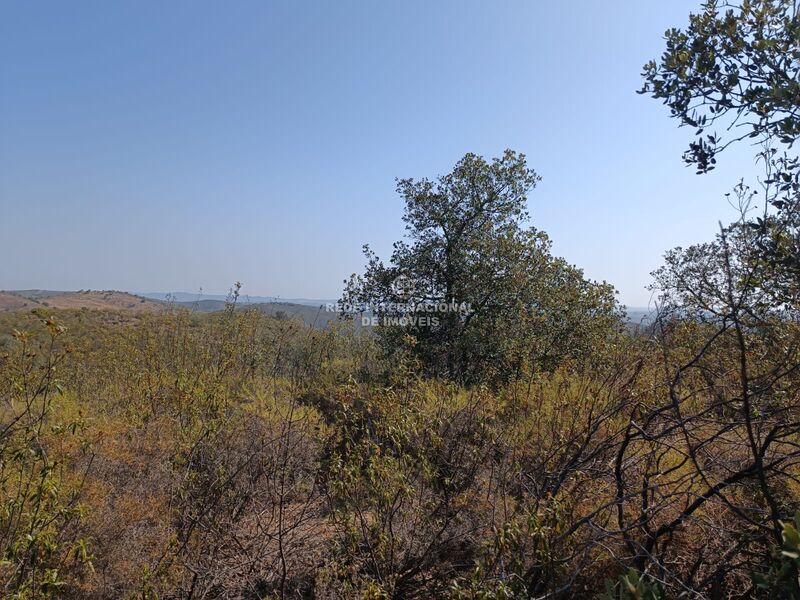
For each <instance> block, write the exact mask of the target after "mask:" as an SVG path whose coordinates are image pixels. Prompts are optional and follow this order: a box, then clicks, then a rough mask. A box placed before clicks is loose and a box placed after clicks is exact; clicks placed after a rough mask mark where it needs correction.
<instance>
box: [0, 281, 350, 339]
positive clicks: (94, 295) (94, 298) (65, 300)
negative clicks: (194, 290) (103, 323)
mask: <svg viewBox="0 0 800 600" xmlns="http://www.w3.org/2000/svg"><path fill="white" fill-rule="evenodd" d="M153 295H155V294H153ZM165 296H166V294H165ZM187 296H190V294H180V295H174V296H173V297H172V298H171V299H170V300H169V301H167V300H165V299H161V300H156V299H153V298H146V297H144V296H141V295H137V294H131V293H128V292H119V291H114V290H105V291H97V290H81V291H78V292H64V291H57V290H12V291H0V312H11V311H19V310H30V309H33V308H37V307H42V308H56V309H70V308H72V309H74V308H87V309H93V310H115V311H120V310H121V311H126V312H127V311H130V312H156V311H162V310H166V309H168V308H169V307H170V306H175V307H181V308H186V309H188V310H190V311H194V312H199V313H212V312H218V311H221V310H223V309H224V308H225V297H224V296H216V297H213V298H209V297H203V298H202V299H199V300H198V299H192V300H190V301H179V300H178V298H180V297H187ZM195 298H196V295H195ZM305 302H308V303H307V304H304V303H294V302H283V301H272V302H252V301H248V299H244V298H240V299H239V301H238V302H237V306H238V308H239V309H244V308H254V309H257V310H260V311H261V312H263V313H264V314H266V315H270V316H272V317H276V318H287V319H292V318H296V319H301V320H302V321H303V322H304V323H306V324H307V325H309V326H311V327H315V328H317V329H325V328H326V327H327V326H328V324H329V323H331V322H332V321H336V319H337V314H336V313H332V312H327V311H326V310H325V308H324V302H323V301H319V300H314V301H312V300H306V301H305ZM312 302H313V304H312Z"/></svg>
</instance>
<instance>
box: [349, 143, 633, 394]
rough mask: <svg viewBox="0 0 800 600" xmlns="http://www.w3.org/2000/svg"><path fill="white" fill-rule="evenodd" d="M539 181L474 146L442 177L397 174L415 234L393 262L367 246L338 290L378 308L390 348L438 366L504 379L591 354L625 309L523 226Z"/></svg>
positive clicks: (509, 155) (521, 164) (448, 373)
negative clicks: (359, 266)
mask: <svg viewBox="0 0 800 600" xmlns="http://www.w3.org/2000/svg"><path fill="white" fill-rule="evenodd" d="M538 181H539V176H538V175H537V174H536V172H535V171H533V170H532V169H530V168H528V166H527V163H526V160H525V156H524V155H523V154H518V153H516V152H513V151H511V150H507V151H506V152H505V153H504V154H503V156H502V157H501V158H496V159H494V160H492V161H491V162H489V161H486V160H485V159H483V158H482V157H480V156H476V155H475V154H467V155H465V156H464V158H462V159H461V160H460V161H459V162H458V163H457V164H456V166H455V168H454V169H453V171H452V172H451V173H449V174H447V175H444V176H440V177H438V178H437V179H436V180H435V181H431V180H429V179H421V180H414V179H401V180H399V181H398V185H397V191H398V193H399V194H400V195H401V196H402V197H403V199H404V201H405V204H406V207H405V214H404V216H403V220H404V221H405V223H406V231H407V233H408V240H407V241H399V242H396V243H395V244H394V252H393V253H392V256H391V260H390V263H389V265H385V264H384V263H383V262H382V261H381V260H380V259H379V258H378V257H377V256H376V255H375V254H374V253H373V252H371V251H370V249H369V247H368V246H365V254H366V256H367V260H368V263H367V267H366V272H365V273H364V275H362V276H355V275H354V276H353V277H352V278H351V279H350V281H349V282H347V286H346V289H345V294H344V298H343V300H344V301H345V303H347V304H360V305H364V306H365V307H366V308H368V309H370V310H371V311H372V312H373V313H374V314H375V316H376V317H377V318H378V327H377V331H378V334H379V336H380V338H381V340H382V342H383V343H384V347H385V349H386V350H387V351H388V352H390V353H391V352H394V351H397V350H398V349H403V348H410V351H411V353H412V355H413V356H414V357H415V358H416V359H418V360H419V361H420V362H421V363H422V365H424V367H425V370H426V371H427V372H429V373H430V374H433V375H439V376H444V377H449V378H453V379H456V380H459V381H466V382H475V381H480V380H483V379H484V378H486V377H489V378H496V377H500V378H504V379H507V378H509V377H513V376H514V375H515V374H519V373H521V372H522V371H523V370H525V369H526V368H529V367H534V368H540V367H545V368H547V367H550V366H554V365H555V364H557V363H560V362H562V360H563V359H565V358H567V357H573V358H578V357H581V356H585V355H586V354H588V353H589V352H590V349H591V347H592V344H593V342H594V340H595V339H596V338H597V337H598V336H602V335H605V334H607V333H608V332H609V330H610V329H612V328H613V327H614V325H615V324H616V323H617V322H618V321H619V319H618V316H619V315H618V310H617V304H616V301H615V299H614V291H613V289H612V288H611V286H609V285H607V284H605V283H602V284H597V283H593V282H590V281H587V280H586V279H585V278H584V277H583V274H582V272H581V271H580V270H578V269H576V268H575V267H572V266H570V265H568V264H567V263H566V262H565V261H563V260H562V259H559V258H554V257H553V256H551V254H550V241H549V239H548V238H547V236H546V235H545V234H544V233H543V232H540V231H537V230H536V229H535V228H532V227H529V228H526V227H524V222H525V221H526V220H527V219H528V213H527V210H526V202H527V194H528V192H529V191H530V190H532V189H533V188H534V187H535V186H536V183H537V182H538Z"/></svg>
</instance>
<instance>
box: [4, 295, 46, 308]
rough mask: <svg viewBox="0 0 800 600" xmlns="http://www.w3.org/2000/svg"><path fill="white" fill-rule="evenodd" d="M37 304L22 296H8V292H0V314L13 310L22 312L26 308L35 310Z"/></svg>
mask: <svg viewBox="0 0 800 600" xmlns="http://www.w3.org/2000/svg"><path fill="white" fill-rule="evenodd" d="M36 306H38V304H37V303H36V302H34V301H32V300H28V299H27V298H23V297H22V296H18V295H16V294H10V293H8V292H0V312H11V311H15V310H24V309H26V308H35V307H36Z"/></svg>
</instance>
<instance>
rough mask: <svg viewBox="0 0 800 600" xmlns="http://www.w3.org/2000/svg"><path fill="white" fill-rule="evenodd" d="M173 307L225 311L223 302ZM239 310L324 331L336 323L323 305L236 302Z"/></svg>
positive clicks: (209, 311)
mask: <svg viewBox="0 0 800 600" xmlns="http://www.w3.org/2000/svg"><path fill="white" fill-rule="evenodd" d="M172 305H173V306H180V307H182V308H187V309H189V310H191V311H195V312H200V313H211V312H217V311H220V310H224V309H225V301H224V300H210V299H204V300H197V301H194V302H173V303H172ZM237 307H238V308H239V309H256V310H260V311H261V312H263V313H264V314H266V315H269V316H271V317H278V318H299V319H302V321H303V322H304V323H305V324H306V325H309V326H311V327H315V328H317V329H325V328H326V327H327V326H328V324H329V323H330V322H332V321H336V319H337V314H336V313H333V312H328V311H326V310H325V307H324V305H322V304H320V305H319V306H310V305H306V304H294V303H292V302H258V303H247V302H241V301H238V302H237Z"/></svg>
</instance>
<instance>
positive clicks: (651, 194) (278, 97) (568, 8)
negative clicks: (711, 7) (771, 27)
mask: <svg viewBox="0 0 800 600" xmlns="http://www.w3.org/2000/svg"><path fill="white" fill-rule="evenodd" d="M699 4H700V3H699V0H697V1H683V0H673V1H671V2H642V1H641V0H638V1H634V0H631V1H624V2H623V1H618V2H596V1H593V0H583V1H580V0H578V1H573V2H534V1H525V2H523V1H516V2H489V1H488V0H484V1H482V2H476V1H464V0H459V1H449V2H444V1H442V2H422V1H410V2H409V1H404V2H391V3H390V2H375V1H374V0H373V1H370V2H367V1H364V2H349V1H342V2H318V3H311V2H289V1H285V2H260V1H259V2H245V1H236V2H202V1H196V0H192V1H185V2H148V1H141V0H137V1H135V2H105V1H102V2H100V1H98V2H22V1H19V2H4V3H2V5H0V215H2V216H0V257H2V258H0V289H21V288H46V289H82V288H91V289H123V290H138V291H156V290H158V291H169V290H173V291H175V290H182V291H196V290H198V289H199V288H201V287H202V288H203V289H204V290H205V291H207V292H209V293H213V292H224V291H225V290H227V289H228V288H229V287H230V285H231V284H232V283H233V282H234V281H236V280H240V281H242V282H243V283H244V291H245V292H247V293H250V294H253V295H256V294H263V295H279V296H282V297H311V298H332V297H337V296H338V294H339V292H340V291H341V287H342V280H343V279H345V278H346V277H347V276H348V275H349V274H350V273H352V272H354V271H358V270H360V269H361V267H362V265H363V259H362V256H361V246H362V244H364V243H369V244H370V245H371V246H372V247H373V248H374V249H376V250H377V251H378V253H379V254H381V255H383V256H387V255H388V254H389V253H390V250H391V244H392V242H393V241H394V240H396V239H399V238H400V237H401V236H402V234H403V225H402V222H401V220H400V217H401V214H402V208H403V205H402V201H401V200H400V198H399V197H398V196H397V195H396V194H395V191H394V188H395V183H394V178H395V177H409V176H411V177H422V176H435V175H436V174H438V173H444V172H447V171H448V170H449V169H450V168H451V167H452V165H453V164H454V163H455V162H456V161H457V160H458V159H459V158H460V157H461V156H462V155H463V154H464V153H466V152H475V153H478V154H483V155H486V156H496V155H499V154H500V153H501V152H502V151H503V149H505V148H513V149H516V150H519V151H522V152H525V153H526V154H527V155H528V159H529V163H530V165H531V166H532V167H534V168H535V169H536V170H537V171H538V172H539V173H540V174H541V176H542V178H543V179H542V182H541V184H540V185H539V187H538V188H537V189H536V190H534V192H533V193H532V194H531V195H530V198H529V208H530V212H531V215H532V224H534V225H535V226H537V227H539V228H541V229H543V230H545V231H547V232H548V234H549V235H550V236H551V238H552V239H553V243H554V251H555V253H557V254H559V255H561V256H564V257H565V258H566V259H568V260H569V261H570V262H572V263H574V264H576V265H578V266H579V267H582V268H583V269H584V270H585V272H586V274H587V275H588V276H590V277H591V278H594V279H598V280H601V279H603V280H607V281H609V282H611V283H613V284H614V285H615V286H616V287H617V289H618V290H619V291H620V299H621V300H622V301H623V302H625V303H627V304H629V305H632V306H641V305H646V304H647V302H648V299H649V297H650V294H649V292H647V291H646V290H645V289H644V288H645V286H646V285H647V284H648V283H649V281H650V276H649V273H650V271H652V270H653V269H655V268H656V267H658V266H659V264H660V262H661V256H662V255H663V253H664V251H665V250H667V249H669V248H671V247H674V246H678V245H684V246H685V245H687V244H690V243H694V242H699V241H704V240H707V239H708V238H710V237H711V236H713V234H714V232H715V230H716V228H717V221H718V220H720V219H722V220H723V221H728V220H730V218H731V216H732V211H731V209H730V208H729V207H728V206H727V204H726V203H725V200H724V198H723V194H724V193H725V192H726V191H728V190H729V189H730V188H731V187H732V186H733V185H734V184H735V183H736V181H737V180H738V178H739V177H741V176H745V177H748V178H752V176H753V175H755V173H756V169H755V166H754V165H753V162H752V159H751V158H750V154H751V153H748V152H747V149H746V148H745V149H743V150H742V151H739V153H738V154H733V153H732V154H730V155H726V156H724V157H723V160H721V165H720V168H718V170H717V171H716V172H714V173H713V174H711V175H706V176H697V175H695V174H694V171H693V170H692V169H690V168H687V167H685V166H684V165H683V163H682V161H681V158H680V155H681V152H682V151H683V149H684V148H685V146H686V145H687V143H688V139H689V135H690V134H691V132H690V131H688V130H686V129H679V128H678V127H677V124H676V123H675V122H674V121H672V120H671V119H669V118H668V113H667V110H666V108H665V107H664V106H662V105H661V104H659V103H658V102H657V101H654V100H652V99H649V98H647V97H644V96H640V95H637V94H636V93H635V91H636V89H638V87H639V86H640V84H641V78H640V71H641V66H642V64H644V62H645V61H647V60H648V59H650V58H654V57H656V56H658V55H659V54H660V53H661V51H662V49H663V41H662V34H663V32H664V30H665V29H667V28H669V27H672V26H682V25H683V24H684V23H686V21H687V16H688V13H689V12H690V11H692V10H697V9H698V8H699Z"/></svg>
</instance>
